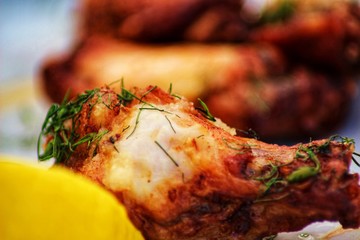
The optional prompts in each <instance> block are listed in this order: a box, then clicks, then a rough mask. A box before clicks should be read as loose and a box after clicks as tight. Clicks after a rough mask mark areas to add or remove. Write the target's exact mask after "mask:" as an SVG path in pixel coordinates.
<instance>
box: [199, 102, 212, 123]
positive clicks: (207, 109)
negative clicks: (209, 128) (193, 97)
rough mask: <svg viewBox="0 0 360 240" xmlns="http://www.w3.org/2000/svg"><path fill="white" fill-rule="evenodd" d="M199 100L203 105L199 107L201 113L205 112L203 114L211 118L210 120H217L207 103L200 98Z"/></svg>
mask: <svg viewBox="0 0 360 240" xmlns="http://www.w3.org/2000/svg"><path fill="white" fill-rule="evenodd" d="M198 101H199V103H200V105H201V106H202V109H201V108H197V109H198V110H199V111H200V112H201V113H203V116H204V117H206V118H207V119H209V120H210V121H213V122H215V121H216V119H215V118H214V116H213V115H212V114H211V113H210V111H209V108H208V107H207V106H206V104H205V103H204V102H203V101H202V100H201V99H200V98H198Z"/></svg>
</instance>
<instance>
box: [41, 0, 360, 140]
mask: <svg viewBox="0 0 360 240" xmlns="http://www.w3.org/2000/svg"><path fill="white" fill-rule="evenodd" d="M81 3H82V5H81V11H80V22H79V33H78V40H77V41H75V42H74V46H73V47H72V48H71V49H70V50H69V52H68V53H67V54H63V56H55V57H52V58H49V59H48V60H47V61H45V62H44V65H43V67H42V70H41V78H42V84H43V85H44V89H45V90H46V92H47V94H48V95H49V96H50V98H51V99H52V100H55V101H57V102H60V101H61V100H62V98H63V97H64V96H65V93H66V92H67V90H68V89H71V91H72V94H73V95H76V94H78V93H80V92H83V91H84V90H86V89H91V88H94V87H99V86H103V85H104V84H110V83H111V82H114V81H116V80H119V79H122V78H124V81H125V83H126V85H127V87H131V86H139V87H145V86H147V85H149V84H151V85H159V86H160V87H162V88H165V89H166V88H168V87H169V86H170V84H172V85H173V86H174V92H178V93H179V94H182V95H183V96H185V97H187V98H189V99H190V100H194V99H197V98H199V97H200V98H202V99H203V100H204V101H205V103H206V104H208V106H209V107H210V109H211V110H212V111H213V113H214V115H216V116H218V117H220V118H222V119H223V120H224V121H225V122H226V123H228V124H229V125H231V126H234V127H237V128H239V129H241V130H247V129H249V128H251V129H254V130H255V131H256V132H257V133H258V134H259V136H261V138H262V139H266V140H269V141H270V140H271V141H272V140H276V139H292V140H296V141H298V140H304V139H308V138H309V137H314V138H317V137H322V136H328V135H329V134H331V133H333V132H334V131H335V130H336V129H338V128H337V127H339V126H341V124H342V123H343V121H344V120H345V119H346V117H347V114H348V110H349V108H350V106H351V103H352V100H353V97H354V95H355V93H356V90H355V88H356V82H355V80H354V79H355V78H356V76H355V74H356V66H358V65H359V62H360V61H359V60H360V59H359V56H358V52H357V51H358V48H359V45H360V44H359V41H360V31H358V29H360V18H359V15H358V12H359V9H360V8H359V5H358V4H357V3H355V2H353V1H346V0H343V1H322V0H319V1H298V0H278V1H271V2H265V4H264V7H263V8H262V9H260V8H259V9H258V11H252V10H249V9H251V8H250V7H249V1H244V2H243V1H235V0H226V1H208V0H206V1H205V0H197V1H171V2H168V1H161V0H157V1H146V0H137V1H120V0H106V1H97V0H84V1H82V2H81Z"/></svg>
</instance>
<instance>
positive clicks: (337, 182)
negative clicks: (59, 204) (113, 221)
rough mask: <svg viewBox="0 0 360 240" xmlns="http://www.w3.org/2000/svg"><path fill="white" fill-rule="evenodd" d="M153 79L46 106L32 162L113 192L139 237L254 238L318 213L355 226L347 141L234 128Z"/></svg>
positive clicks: (359, 207)
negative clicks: (41, 140) (239, 132)
mask: <svg viewBox="0 0 360 240" xmlns="http://www.w3.org/2000/svg"><path fill="white" fill-rule="evenodd" d="M201 106H202V108H201V109H195V108H194V106H193V104H192V103H191V102H189V101H187V100H186V99H184V98H181V97H179V96H177V95H174V94H172V93H167V92H164V91H162V90H160V89H159V88H157V87H148V88H147V89H133V90H132V91H128V90H126V89H124V88H121V91H120V92H119V93H115V92H114V91H112V90H110V89H108V88H103V89H95V90H91V91H87V92H86V93H84V94H82V95H80V96H79V97H77V98H76V99H74V100H72V101H70V102H64V103H63V104H62V105H60V106H59V105H54V106H52V107H51V108H50V110H49V113H48V115H47V117H46V121H45V122H44V125H43V130H42V135H45V136H47V147H46V149H45V151H44V152H43V153H41V154H40V160H46V159H49V158H51V157H55V158H56V160H57V162H58V163H61V164H63V165H65V166H66V167H69V168H71V169H72V170H74V171H75V172H78V173H81V174H83V175H85V176H87V177H89V178H90V179H92V180H94V181H95V182H97V183H99V184H100V185H102V186H104V187H105V188H106V189H108V190H110V191H111V192H112V193H114V194H115V195H116V196H117V197H118V199H119V200H120V201H121V203H122V204H124V206H125V207H126V209H127V211H128V214H129V217H130V218H131V220H132V221H133V223H134V224H135V226H136V227H137V228H139V229H140V230H141V232H142V233H143V235H144V237H145V238H146V239H169V240H170V239H261V238H262V237H265V236H267V235H271V234H276V233H278V232H281V231H293V230H298V229H301V228H302V227H304V226H305V225H307V224H309V223H311V222H314V221H322V220H331V221H340V223H341V224H342V225H343V226H344V227H345V228H349V227H358V226H359V225H360V217H359V216H360V212H359V211H360V202H359V201H360V195H359V185H358V175H357V174H349V172H348V169H349V164H350V162H351V158H352V154H353V150H354V144H353V141H352V140H351V139H347V138H340V137H338V138H336V137H334V138H330V139H325V140H318V141H313V142H310V143H307V144H298V145H294V146H278V145H271V144H266V143H264V142H261V141H258V140H256V139H251V138H242V137H239V136H236V135H235V130H234V129H232V128H230V127H228V126H227V125H225V124H224V123H222V122H221V121H220V120H219V119H215V118H214V117H213V116H212V114H211V112H210V111H209V109H208V108H207V107H206V105H205V104H204V103H203V102H201Z"/></svg>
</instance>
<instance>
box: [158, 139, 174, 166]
mask: <svg viewBox="0 0 360 240" xmlns="http://www.w3.org/2000/svg"><path fill="white" fill-rule="evenodd" d="M155 144H156V145H158V147H159V148H160V149H161V150H162V151H163V152H164V153H165V154H166V156H168V157H169V159H170V160H171V161H172V162H173V163H174V165H175V166H176V167H179V164H178V163H177V162H176V161H175V160H174V159H173V158H172V157H171V156H170V154H169V153H168V152H167V151H166V150H165V149H164V148H163V147H162V146H161V145H160V143H159V142H158V141H155Z"/></svg>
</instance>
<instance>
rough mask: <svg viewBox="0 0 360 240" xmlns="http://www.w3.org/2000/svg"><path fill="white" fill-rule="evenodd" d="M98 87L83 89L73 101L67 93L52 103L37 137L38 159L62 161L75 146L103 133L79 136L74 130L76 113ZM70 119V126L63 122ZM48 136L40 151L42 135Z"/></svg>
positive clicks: (96, 137)
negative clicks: (59, 102)
mask: <svg viewBox="0 0 360 240" xmlns="http://www.w3.org/2000/svg"><path fill="white" fill-rule="evenodd" d="M99 91H100V90H99V89H98V88H96V89H93V90H88V91H85V93H83V94H80V95H79V96H78V97H77V98H76V99H75V100H74V101H68V100H67V95H66V96H65V98H64V100H63V101H62V103H61V104H60V105H59V104H53V105H52V106H51V107H50V108H49V111H48V113H47V115H46V117H45V120H44V123H43V125H42V128H41V132H40V134H39V138H38V147H37V152H38V159H39V161H45V160H48V159H51V158H55V160H56V162H62V161H64V160H66V159H68V158H69V157H70V155H71V154H72V152H74V150H75V148H76V147H77V146H78V145H80V144H82V143H85V142H88V144H91V142H93V141H97V140H98V139H99V138H100V136H102V135H103V133H94V134H89V135H86V136H84V137H82V138H80V139H79V140H78V138H79V136H78V134H76V132H75V130H76V128H77V126H76V121H77V119H78V117H79V116H78V113H79V112H80V111H81V110H82V107H83V105H84V104H85V103H86V102H88V101H89V100H90V99H91V98H93V97H94V96H95V95H96V94H98V93H99ZM69 120H71V126H69V125H66V124H65V122H66V121H69ZM46 136H49V137H48V139H50V140H49V141H48V142H47V145H46V148H45V150H44V151H43V152H41V147H42V141H43V139H44V137H46Z"/></svg>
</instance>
